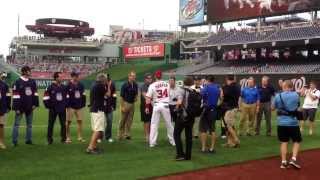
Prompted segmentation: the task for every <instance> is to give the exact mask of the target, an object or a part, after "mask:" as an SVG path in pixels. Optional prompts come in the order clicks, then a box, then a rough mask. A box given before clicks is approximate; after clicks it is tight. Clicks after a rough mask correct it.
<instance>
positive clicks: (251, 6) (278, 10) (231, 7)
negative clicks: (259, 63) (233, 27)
mask: <svg viewBox="0 0 320 180" xmlns="http://www.w3.org/2000/svg"><path fill="white" fill-rule="evenodd" d="M318 9H320V0H208V4H207V14H208V17H207V19H208V23H217V22H227V21H235V20H240V19H250V18H256V17H266V16H276V15H283V14H289V13H297V12H306V11H312V10H318Z"/></svg>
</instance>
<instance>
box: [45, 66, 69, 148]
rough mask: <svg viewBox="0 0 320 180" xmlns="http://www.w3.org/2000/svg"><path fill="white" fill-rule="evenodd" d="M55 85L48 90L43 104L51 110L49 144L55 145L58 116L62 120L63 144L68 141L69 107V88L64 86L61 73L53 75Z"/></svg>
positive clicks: (61, 134)
mask: <svg viewBox="0 0 320 180" xmlns="http://www.w3.org/2000/svg"><path fill="white" fill-rule="evenodd" d="M53 79H54V81H53V83H52V84H51V85H50V86H49V87H48V88H47V89H46V91H45V93H44V96H43V103H44V105H45V106H46V108H47V109H49V122H48V134H47V140H48V144H49V145H50V144H52V143H53V138H52V135H53V128H54V123H55V121H56V118H57V116H59V120H60V127H61V130H60V136H61V143H65V141H66V107H67V88H66V86H65V85H63V84H62V76H61V72H55V73H54V74H53Z"/></svg>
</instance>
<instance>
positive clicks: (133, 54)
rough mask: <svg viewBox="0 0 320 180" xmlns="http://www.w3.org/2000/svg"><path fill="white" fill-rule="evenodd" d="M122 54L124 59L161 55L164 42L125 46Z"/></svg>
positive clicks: (162, 54)
mask: <svg viewBox="0 0 320 180" xmlns="http://www.w3.org/2000/svg"><path fill="white" fill-rule="evenodd" d="M123 51H124V52H123V54H124V57H125V58H126V59H130V58H147V57H163V56H164V44H160V43H159V44H141V45H135V46H127V47H124V48H123Z"/></svg>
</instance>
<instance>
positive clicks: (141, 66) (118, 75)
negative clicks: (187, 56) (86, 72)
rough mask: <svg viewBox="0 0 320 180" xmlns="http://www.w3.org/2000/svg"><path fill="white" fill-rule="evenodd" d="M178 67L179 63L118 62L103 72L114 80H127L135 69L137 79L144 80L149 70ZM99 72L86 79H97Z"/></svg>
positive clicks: (164, 69)
mask: <svg viewBox="0 0 320 180" xmlns="http://www.w3.org/2000/svg"><path fill="white" fill-rule="evenodd" d="M174 68H177V64H165V63H163V62H157V61H155V62H148V63H132V64H130V63H127V64H118V65H114V66H112V67H111V68H110V69H107V70H105V71H103V72H107V73H108V74H110V75H111V77H112V79H113V80H114V81H125V80H126V79H127V77H128V73H129V72H130V71H132V70H134V71H135V72H136V74H137V80H138V81H143V76H144V74H145V73H147V72H154V71H156V70H158V69H160V70H163V71H166V70H169V69H174ZM96 76H97V73H95V74H92V75H90V76H88V77H87V78H86V80H95V79H96Z"/></svg>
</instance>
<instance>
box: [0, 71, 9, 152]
mask: <svg viewBox="0 0 320 180" xmlns="http://www.w3.org/2000/svg"><path fill="white" fill-rule="evenodd" d="M6 77H7V73H5V72H2V73H1V74H0V149H6V146H5V144H4V124H5V119H6V114H7V113H8V112H9V111H10V109H11V94H10V90H9V86H8V85H7V84H6V83H5V81H4V80H5V78H6Z"/></svg>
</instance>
